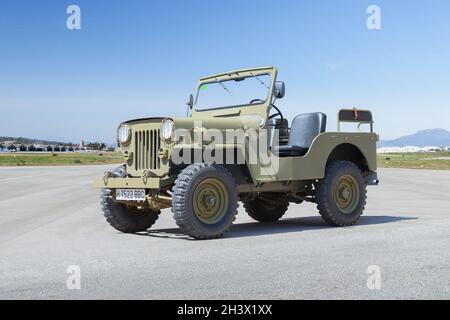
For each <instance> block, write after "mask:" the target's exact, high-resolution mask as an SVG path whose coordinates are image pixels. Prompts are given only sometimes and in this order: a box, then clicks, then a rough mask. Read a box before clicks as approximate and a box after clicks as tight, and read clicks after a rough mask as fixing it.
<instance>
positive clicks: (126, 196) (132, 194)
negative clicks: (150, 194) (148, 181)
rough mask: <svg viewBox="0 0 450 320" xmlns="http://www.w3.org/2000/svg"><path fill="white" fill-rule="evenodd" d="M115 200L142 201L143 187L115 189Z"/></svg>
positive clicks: (143, 198)
mask: <svg viewBox="0 0 450 320" xmlns="http://www.w3.org/2000/svg"><path fill="white" fill-rule="evenodd" d="M116 200H125V201H144V200H145V189H117V190H116Z"/></svg>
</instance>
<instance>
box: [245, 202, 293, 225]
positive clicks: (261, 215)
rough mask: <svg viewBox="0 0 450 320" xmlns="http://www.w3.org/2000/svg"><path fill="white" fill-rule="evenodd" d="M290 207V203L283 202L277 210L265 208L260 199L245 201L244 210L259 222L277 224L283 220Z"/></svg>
mask: <svg viewBox="0 0 450 320" xmlns="http://www.w3.org/2000/svg"><path fill="white" fill-rule="evenodd" d="M288 207H289V201H287V200H281V201H280V202H279V206H278V207H277V208H275V209H268V208H266V207H264V206H263V205H262V204H261V202H260V200H259V199H258V198H255V199H252V200H247V201H244V208H245V211H246V212H247V214H248V215H249V216H250V217H251V218H252V219H253V220H256V221H259V222H263V223H266V222H275V221H278V220H280V219H281V217H282V216H283V215H284V214H285V213H286V211H287V210H288Z"/></svg>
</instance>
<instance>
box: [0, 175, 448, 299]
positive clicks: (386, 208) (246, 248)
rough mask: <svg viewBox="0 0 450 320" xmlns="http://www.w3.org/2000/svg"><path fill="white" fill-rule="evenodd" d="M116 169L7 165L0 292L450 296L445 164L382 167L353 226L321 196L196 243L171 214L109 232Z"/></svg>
mask: <svg viewBox="0 0 450 320" xmlns="http://www.w3.org/2000/svg"><path fill="white" fill-rule="evenodd" d="M109 168H111V166H90V167H34V168H32V167H17V168H15V167H14V168H12V167H11V168H7V167H3V168H0V298H1V299H25V298H26V299H29V298H30V299H105V298H111V299H124V298H125V299H126V298H130V299H232V298H237V299H305V298H306V299H354V298H357V299H380V298H381V299H399V298H402V299H418V298H423V299H449V298H450V249H449V248H450V195H449V191H450V172H449V171H418V170H400V169H382V170H380V171H379V177H380V180H381V184H380V186H378V187H369V192H368V205H367V208H366V211H365V214H364V216H363V217H362V218H361V221H360V224H359V225H357V226H354V227H349V228H332V227H329V226H328V225H327V224H325V222H323V221H322V220H321V218H320V216H319V215H318V212H317V210H316V208H315V206H314V205H313V204H301V205H291V206H290V208H289V211H288V213H287V215H286V216H285V217H284V219H283V220H281V221H280V222H278V223H274V224H269V225H264V224H260V223H257V222H254V221H252V220H251V219H250V218H249V217H248V216H247V215H246V214H245V212H244V211H243V210H242V206H241V209H240V211H239V214H238V218H237V220H236V223H235V225H234V226H233V228H232V229H231V232H229V233H228V234H226V236H225V237H224V238H222V239H218V240H211V241H194V240H192V239H189V238H188V237H186V236H184V235H182V234H180V232H179V230H178V229H177V227H176V225H175V222H174V221H173V219H172V217H171V213H170V210H164V211H163V213H162V215H161V217H160V219H159V220H158V221H157V223H156V224H155V225H154V226H153V228H152V230H150V231H149V232H148V233H141V234H121V233H119V232H117V231H116V230H114V229H112V228H111V227H110V226H109V225H108V224H107V223H106V221H105V220H104V218H103V216H102V213H101V211H100V206H99V190H96V189H95V188H94V187H93V186H92V181H93V179H94V178H96V177H101V176H102V173H103V172H104V171H106V170H108V169H109ZM73 265H75V266H78V267H79V271H80V278H79V279H80V281H79V284H80V289H73V287H74V286H73V284H74V283H78V282H76V281H75V282H71V281H69V287H70V288H72V289H69V288H68V287H67V283H66V282H67V280H68V277H69V276H70V275H69V274H68V273H67V271H68V270H67V268H68V267H69V266H73ZM371 266H372V267H371ZM75 268H76V267H75ZM71 270H73V269H71ZM69 271H70V270H69ZM368 271H369V273H368ZM372 272H374V273H372ZM374 277H375V278H374ZM69 279H71V280H73V278H69ZM368 280H370V281H369V285H368V283H367V282H368ZM71 283H72V286H71V285H70V284H71ZM378 284H379V286H378ZM75 287H76V286H75Z"/></svg>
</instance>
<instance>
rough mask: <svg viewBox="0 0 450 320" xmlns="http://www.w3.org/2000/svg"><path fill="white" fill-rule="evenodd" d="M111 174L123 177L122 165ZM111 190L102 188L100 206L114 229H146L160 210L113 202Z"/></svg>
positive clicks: (121, 230) (133, 230) (126, 230)
mask: <svg viewBox="0 0 450 320" xmlns="http://www.w3.org/2000/svg"><path fill="white" fill-rule="evenodd" d="M112 175H113V178H112V179H114V178H121V177H124V176H125V175H126V171H125V168H124V166H120V167H119V168H117V169H116V170H114V171H113V172H112ZM113 192H114V191H113V190H111V189H102V191H101V206H102V210H103V215H104V216H105V218H106V221H108V223H109V224H110V225H111V226H112V227H113V228H115V229H116V230H119V231H120V232H124V233H135V232H140V231H146V230H148V229H150V227H151V226H152V225H153V224H154V223H155V222H156V220H157V219H158V217H159V214H160V213H161V211H159V210H151V209H149V208H143V209H138V208H134V207H128V206H126V205H125V204H123V203H119V202H115V201H114V199H113Z"/></svg>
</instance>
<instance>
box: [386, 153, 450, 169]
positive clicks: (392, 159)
mask: <svg viewBox="0 0 450 320" xmlns="http://www.w3.org/2000/svg"><path fill="white" fill-rule="evenodd" d="M378 167H380V168H408V169H430V170H450V152H432V153H383V154H379V155H378Z"/></svg>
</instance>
